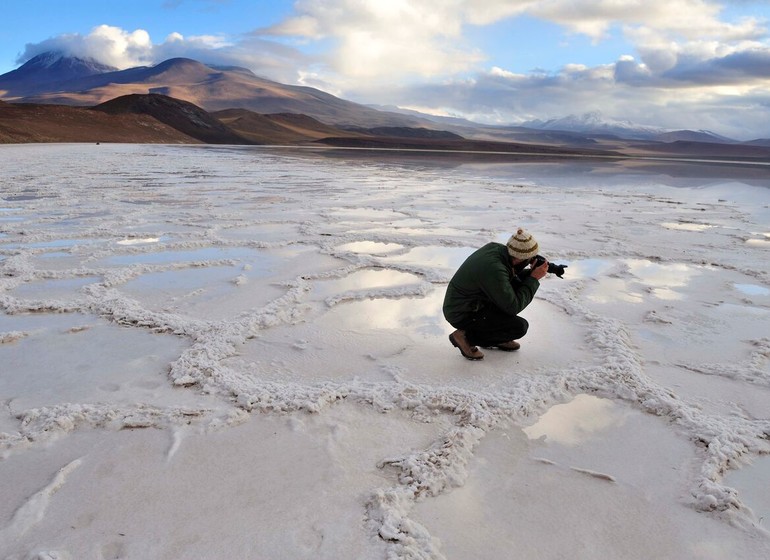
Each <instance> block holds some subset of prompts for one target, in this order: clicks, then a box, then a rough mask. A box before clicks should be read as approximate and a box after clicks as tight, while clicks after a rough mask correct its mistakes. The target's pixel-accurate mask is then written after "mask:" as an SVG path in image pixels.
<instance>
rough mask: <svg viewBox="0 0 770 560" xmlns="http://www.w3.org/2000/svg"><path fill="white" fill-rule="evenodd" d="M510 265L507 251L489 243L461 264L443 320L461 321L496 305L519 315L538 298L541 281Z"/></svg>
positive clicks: (502, 247)
mask: <svg viewBox="0 0 770 560" xmlns="http://www.w3.org/2000/svg"><path fill="white" fill-rule="evenodd" d="M516 268H517V269H518V270H514V268H513V266H512V264H511V257H510V255H509V254H508V248H507V247H506V246H505V245H503V244H501V243H487V244H486V245H484V246H483V247H482V248H481V249H478V250H477V251H475V252H474V253H473V254H472V255H470V256H469V257H468V258H467V259H466V260H465V262H464V263H463V264H462V265H460V268H458V269H457V272H455V275H454V276H453V277H452V279H451V280H450V281H449V285H448V286H447V290H446V295H445V296H444V317H445V318H446V320H447V321H449V323H450V324H452V325H455V324H456V323H459V322H462V321H463V320H464V319H467V318H468V316H469V315H471V314H472V313H475V312H477V311H479V310H480V309H482V308H483V307H486V306H489V305H494V306H495V307H497V308H499V309H501V310H502V311H503V312H504V313H507V314H508V315H518V314H519V313H520V312H521V311H522V310H523V309H524V308H525V307H527V305H529V303H530V302H531V301H532V299H533V298H534V297H535V292H537V289H538V288H539V287H540V282H539V281H538V280H537V279H536V278H532V277H531V276H529V274H527V272H529V271H524V273H522V271H523V269H524V266H521V267H518V266H517V267H516Z"/></svg>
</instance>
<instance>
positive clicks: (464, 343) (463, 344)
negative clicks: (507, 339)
mask: <svg viewBox="0 0 770 560" xmlns="http://www.w3.org/2000/svg"><path fill="white" fill-rule="evenodd" d="M449 342H451V343H452V346H454V347H455V348H459V350H460V354H462V355H463V356H465V357H466V358H467V359H469V360H481V359H483V358H484V354H483V353H482V352H481V350H479V349H478V348H477V347H476V346H471V345H470V344H469V343H468V339H467V338H465V331H461V330H456V331H455V332H453V333H452V334H450V335H449Z"/></svg>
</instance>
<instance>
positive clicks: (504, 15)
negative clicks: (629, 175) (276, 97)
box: [0, 0, 770, 139]
mask: <svg viewBox="0 0 770 560" xmlns="http://www.w3.org/2000/svg"><path fill="white" fill-rule="evenodd" d="M3 11H4V18H3V21H2V22H0V74H2V73H5V72H8V71H10V70H13V69H14V68H16V67H18V66H19V65H20V64H21V63H23V62H24V61H25V60H27V59H29V58H31V57H32V56H34V55H36V54H39V53H40V52H43V51H45V50H52V49H58V50H62V51H64V52H67V53H68V54H74V55H77V56H91V57H93V58H96V59H97V60H100V61H101V62H104V63H107V64H110V65H113V66H116V67H118V68H127V67H131V66H136V65H150V64H155V63H158V62H161V61H162V60H165V59H167V58H170V57H173V56H189V57H191V58H195V59H197V60H200V61H202V62H210V63H217V64H237V65H240V66H245V67H247V68H250V69H251V70H253V71H254V72H255V73H257V74H259V75H261V76H264V77H267V78H271V79H274V80H276V81H280V82H283V83H290V84H302V85H309V86H313V87H317V88H320V89H323V90H325V91H328V92H330V93H332V94H335V95H338V96H340V97H343V98H345V99H349V100H351V101H356V102H359V103H373V104H382V105H399V106H402V107H407V108H413V109H417V110H422V111H426V112H432V113H435V114H444V115H452V116H464V117H467V118H472V119H474V120H477V121H481V122H489V123H501V124H503V123H505V124H516V123H519V122H523V121H526V120H530V119H535V118H539V119H548V118H558V117H563V116H566V115H568V114H578V115H579V114H582V113H587V112H594V111H600V112H601V113H602V114H603V115H604V117H605V118H607V119H617V120H630V121H632V122H634V123H637V124H643V125H649V126H660V127H665V128H690V129H709V130H712V131H714V132H718V133H721V134H725V135H727V136H731V137H734V138H739V139H751V138H759V137H764V138H767V137H770V111H768V108H770V0H729V1H728V0H724V1H710V0H625V1H624V0H297V1H284V0H251V1H247V0H134V1H132V2H105V1H87V0H68V1H67V2H61V1H60V0H37V1H36V0H30V1H27V2H8V3H6V5H4V7H3Z"/></svg>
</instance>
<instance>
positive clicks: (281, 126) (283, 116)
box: [212, 109, 361, 144]
mask: <svg viewBox="0 0 770 560" xmlns="http://www.w3.org/2000/svg"><path fill="white" fill-rule="evenodd" d="M212 115H213V116H214V117H216V118H218V119H219V120H220V121H222V122H223V123H224V124H226V125H227V126H228V127H230V128H231V129H233V130H234V131H236V132H237V133H238V134H239V135H240V136H243V137H244V138H247V139H249V140H251V141H252V142H255V143H258V144H297V143H302V142H308V141H314V140H319V139H321V138H326V137H328V136H346V135H350V136H352V137H359V136H361V135H360V134H357V133H348V132H347V131H345V130H342V129H339V128H336V127H333V126H329V125H326V124H324V123H322V122H320V121H318V120H316V119H314V118H312V117H308V116H307V115H295V114H291V113H277V114H270V115H261V114H259V113H254V112H253V111H249V110H247V109H226V110H224V111H217V112H215V113H212Z"/></svg>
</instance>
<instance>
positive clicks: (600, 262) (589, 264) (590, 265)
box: [554, 259, 618, 280]
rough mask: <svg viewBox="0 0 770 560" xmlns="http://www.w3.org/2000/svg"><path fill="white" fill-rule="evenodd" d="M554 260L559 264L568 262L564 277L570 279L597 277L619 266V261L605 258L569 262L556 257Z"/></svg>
mask: <svg viewBox="0 0 770 560" xmlns="http://www.w3.org/2000/svg"><path fill="white" fill-rule="evenodd" d="M554 262H555V263H557V264H566V265H567V266H568V269H567V271H566V272H565V275H564V277H565V278H569V279H570V280H580V279H583V278H596V277H597V276H602V275H604V274H607V273H608V272H610V271H611V270H612V269H613V268H615V267H617V266H618V265H617V263H615V262H612V261H607V260H604V259H585V260H582V261H574V262H568V263H561V261H559V260H558V259H554Z"/></svg>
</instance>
